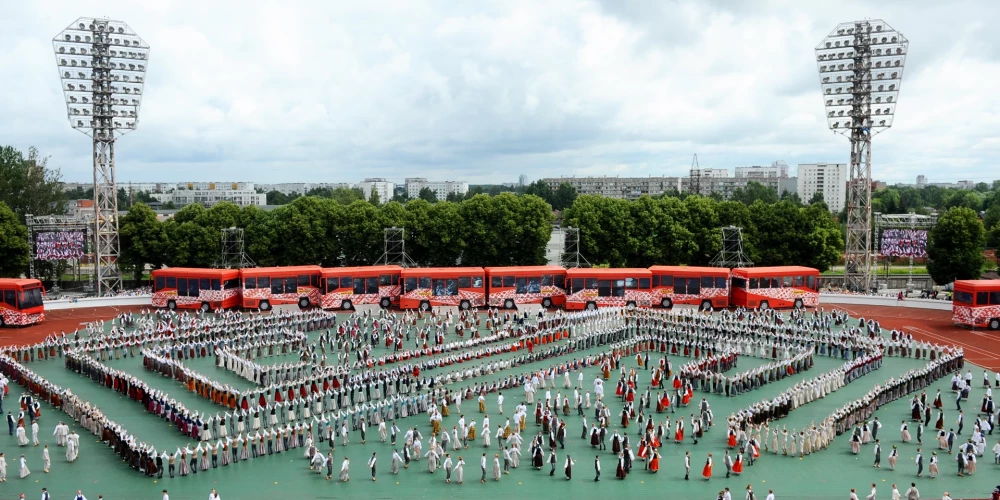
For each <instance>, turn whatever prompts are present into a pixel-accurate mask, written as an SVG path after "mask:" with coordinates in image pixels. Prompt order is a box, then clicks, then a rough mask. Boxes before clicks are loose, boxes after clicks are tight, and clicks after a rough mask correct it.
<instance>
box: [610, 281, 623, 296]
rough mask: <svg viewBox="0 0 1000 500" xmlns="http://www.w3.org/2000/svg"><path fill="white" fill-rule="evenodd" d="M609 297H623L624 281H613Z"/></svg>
mask: <svg viewBox="0 0 1000 500" xmlns="http://www.w3.org/2000/svg"><path fill="white" fill-rule="evenodd" d="M611 295H612V296H614V297H624V296H625V280H615V281H614V283H612V286H611Z"/></svg>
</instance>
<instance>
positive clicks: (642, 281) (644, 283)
mask: <svg viewBox="0 0 1000 500" xmlns="http://www.w3.org/2000/svg"><path fill="white" fill-rule="evenodd" d="M639 288H640V289H642V290H649V278H639Z"/></svg>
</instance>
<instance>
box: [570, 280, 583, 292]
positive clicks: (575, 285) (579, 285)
mask: <svg viewBox="0 0 1000 500" xmlns="http://www.w3.org/2000/svg"><path fill="white" fill-rule="evenodd" d="M580 290H583V278H573V279H571V280H570V292H569V293H574V292H579V291H580Z"/></svg>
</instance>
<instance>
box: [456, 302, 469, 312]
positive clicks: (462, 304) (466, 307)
mask: <svg viewBox="0 0 1000 500" xmlns="http://www.w3.org/2000/svg"><path fill="white" fill-rule="evenodd" d="M471 307H472V304H469V301H468V300H463V301H461V302H459V303H458V308H459V309H461V310H463V311H468V310H469V309H470V308H471Z"/></svg>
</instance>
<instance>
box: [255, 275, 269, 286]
mask: <svg viewBox="0 0 1000 500" xmlns="http://www.w3.org/2000/svg"><path fill="white" fill-rule="evenodd" d="M257 288H271V278H270V277H269V276H262V277H260V278H257Z"/></svg>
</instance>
